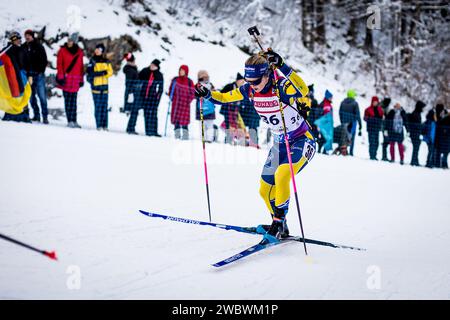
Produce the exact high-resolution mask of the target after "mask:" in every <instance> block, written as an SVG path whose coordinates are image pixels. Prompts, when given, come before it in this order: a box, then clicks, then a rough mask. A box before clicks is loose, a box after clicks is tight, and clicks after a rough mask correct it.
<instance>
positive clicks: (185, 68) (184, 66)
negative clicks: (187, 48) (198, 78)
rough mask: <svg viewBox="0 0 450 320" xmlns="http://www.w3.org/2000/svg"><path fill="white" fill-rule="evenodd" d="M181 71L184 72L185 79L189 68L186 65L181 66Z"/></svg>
mask: <svg viewBox="0 0 450 320" xmlns="http://www.w3.org/2000/svg"><path fill="white" fill-rule="evenodd" d="M181 69H183V70H184V72H185V73H186V77H187V76H188V74H189V67H188V66H187V65H185V64H183V65H182V66H181V67H180V70H181Z"/></svg>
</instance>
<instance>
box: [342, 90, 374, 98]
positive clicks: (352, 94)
mask: <svg viewBox="0 0 450 320" xmlns="http://www.w3.org/2000/svg"><path fill="white" fill-rule="evenodd" d="M355 97H356V91H355V90H353V89H350V90H348V91H347V98H351V99H355ZM377 100H378V98H377Z"/></svg>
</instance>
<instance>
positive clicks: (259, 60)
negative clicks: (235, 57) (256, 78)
mask: <svg viewBox="0 0 450 320" xmlns="http://www.w3.org/2000/svg"><path fill="white" fill-rule="evenodd" d="M267 62H268V61H267V59H266V57H265V56H264V51H261V52H258V53H257V54H254V55H252V56H251V57H250V58H248V59H247V61H245V64H246V65H257V64H264V63H267Z"/></svg>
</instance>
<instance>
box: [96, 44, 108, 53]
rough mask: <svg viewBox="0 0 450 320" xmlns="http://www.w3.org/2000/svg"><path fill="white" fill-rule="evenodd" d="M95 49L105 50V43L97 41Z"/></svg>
mask: <svg viewBox="0 0 450 320" xmlns="http://www.w3.org/2000/svg"><path fill="white" fill-rule="evenodd" d="M95 49H100V50H101V51H102V53H103V52H105V49H106V48H105V45H104V44H103V43H101V42H100V43H97V45H96V46H95Z"/></svg>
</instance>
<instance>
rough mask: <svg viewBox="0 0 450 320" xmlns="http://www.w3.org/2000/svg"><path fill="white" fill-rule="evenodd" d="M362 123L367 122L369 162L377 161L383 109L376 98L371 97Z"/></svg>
mask: <svg viewBox="0 0 450 320" xmlns="http://www.w3.org/2000/svg"><path fill="white" fill-rule="evenodd" d="M364 121H366V122H367V133H368V136H369V155H370V160H378V159H377V152H378V145H379V136H380V130H381V126H382V123H383V109H382V108H381V106H380V100H378V97H376V96H374V97H372V102H371V103H370V106H369V107H367V109H366V110H365V111H364Z"/></svg>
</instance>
